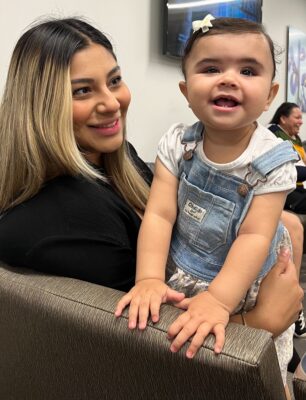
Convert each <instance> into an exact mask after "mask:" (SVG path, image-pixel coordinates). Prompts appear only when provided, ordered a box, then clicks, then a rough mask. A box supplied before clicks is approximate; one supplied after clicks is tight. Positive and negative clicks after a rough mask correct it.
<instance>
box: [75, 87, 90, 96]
mask: <svg viewBox="0 0 306 400" xmlns="http://www.w3.org/2000/svg"><path fill="white" fill-rule="evenodd" d="M88 93H90V88H89V87H88V86H84V87H80V88H77V89H74V90H73V91H72V95H73V96H83V95H85V94H88Z"/></svg>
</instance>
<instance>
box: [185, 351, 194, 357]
mask: <svg viewBox="0 0 306 400" xmlns="http://www.w3.org/2000/svg"><path fill="white" fill-rule="evenodd" d="M186 356H187V358H193V356H194V353H192V352H191V351H187V353H186Z"/></svg>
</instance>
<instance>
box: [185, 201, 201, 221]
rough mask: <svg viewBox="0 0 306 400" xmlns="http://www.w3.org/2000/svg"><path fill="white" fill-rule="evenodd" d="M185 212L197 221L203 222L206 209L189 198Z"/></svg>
mask: <svg viewBox="0 0 306 400" xmlns="http://www.w3.org/2000/svg"><path fill="white" fill-rule="evenodd" d="M183 211H184V213H185V214H187V215H188V216H189V217H190V218H192V219H194V220H195V221H197V222H202V220H203V218H204V216H205V214H206V210H205V208H202V207H200V206H198V205H197V204H195V203H194V202H192V201H191V200H189V199H187V200H186V203H185V205H184V209H183Z"/></svg>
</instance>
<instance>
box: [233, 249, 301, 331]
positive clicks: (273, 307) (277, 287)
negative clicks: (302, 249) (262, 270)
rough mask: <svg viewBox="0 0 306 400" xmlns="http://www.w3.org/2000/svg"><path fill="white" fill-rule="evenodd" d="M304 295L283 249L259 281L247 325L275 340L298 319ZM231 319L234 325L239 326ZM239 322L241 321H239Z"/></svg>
mask: <svg viewBox="0 0 306 400" xmlns="http://www.w3.org/2000/svg"><path fill="white" fill-rule="evenodd" d="M303 298H304V291H303V289H302V288H301V287H300V285H299V282H298V278H297V274H296V268H295V266H294V264H293V263H292V261H291V260H290V252H289V250H288V249H282V250H281V251H280V254H279V256H278V259H277V262H276V264H275V266H274V267H273V268H272V269H271V271H270V272H269V273H268V274H267V276H266V277H265V279H264V280H263V281H262V283H261V285H260V289H259V293H258V297H257V303H256V306H255V308H254V309H253V310H251V311H249V312H248V313H246V314H245V320H246V322H247V325H249V326H252V327H254V328H260V329H265V330H267V331H269V332H271V333H272V334H273V336H278V335H279V334H281V333H282V332H284V331H285V330H286V329H287V328H288V327H289V326H290V325H291V324H292V323H293V322H295V321H296V320H297V318H298V314H299V311H300V310H301V309H302V301H303ZM237 318H240V316H233V318H231V320H232V321H233V322H240V321H239V319H237ZM240 320H241V319H240Z"/></svg>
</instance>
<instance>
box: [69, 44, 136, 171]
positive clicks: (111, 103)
mask: <svg viewBox="0 0 306 400" xmlns="http://www.w3.org/2000/svg"><path fill="white" fill-rule="evenodd" d="M70 77H71V86H72V96H73V102H72V105H73V125H74V133H75V137H76V141H77V143H78V145H79V146H80V149H81V151H82V152H83V153H84V155H85V157H86V158H87V159H88V160H89V161H90V162H92V163H94V164H96V165H99V164H100V155H101V153H111V152H113V151H115V150H117V149H118V148H119V147H120V146H121V144H122V141H123V132H124V127H125V122H126V113H127V110H128V107H129V104H130V100H131V96H130V92H129V89H128V88H127V86H126V85H125V83H124V82H123V81H122V78H121V71H120V68H119V66H118V64H117V62H116V60H115V59H114V57H113V56H112V54H111V53H109V51H108V50H107V49H105V48H104V47H103V46H101V45H98V44H91V45H90V46H89V47H87V48H86V49H84V50H81V51H79V52H77V53H76V54H75V55H74V56H73V58H72V62H71V67H70Z"/></svg>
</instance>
